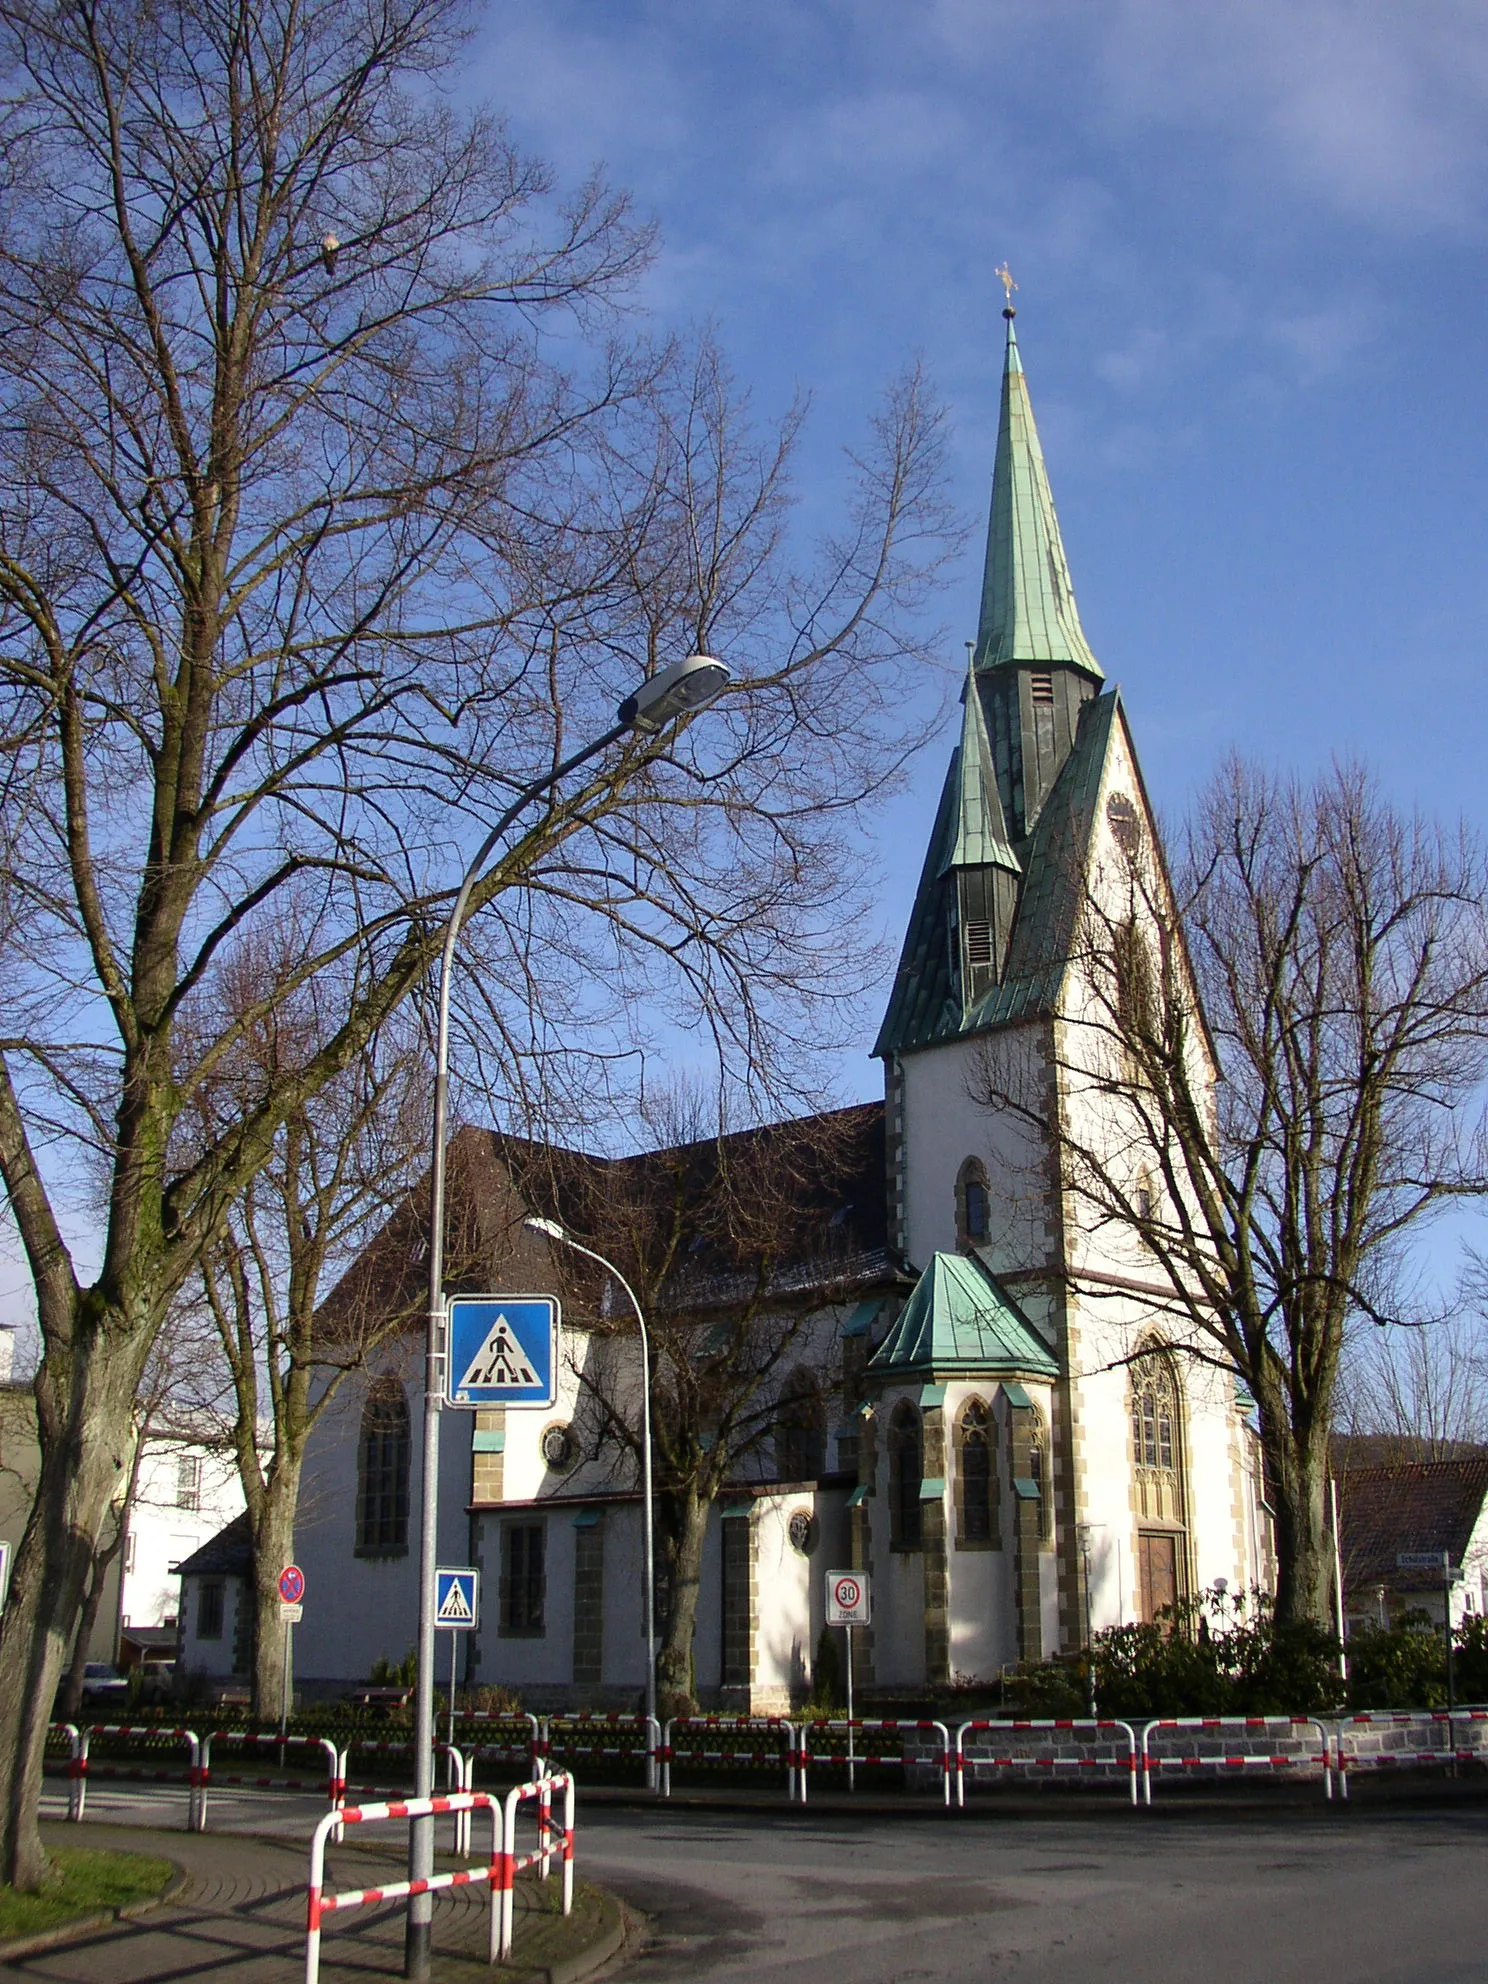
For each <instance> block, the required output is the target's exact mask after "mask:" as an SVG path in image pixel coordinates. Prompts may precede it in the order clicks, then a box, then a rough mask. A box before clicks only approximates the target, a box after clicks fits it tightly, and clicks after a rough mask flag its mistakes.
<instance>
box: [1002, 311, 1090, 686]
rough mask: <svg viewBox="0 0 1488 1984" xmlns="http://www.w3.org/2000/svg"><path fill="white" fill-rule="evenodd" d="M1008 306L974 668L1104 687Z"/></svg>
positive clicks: (1011, 314) (1005, 314)
mask: <svg viewBox="0 0 1488 1984" xmlns="http://www.w3.org/2000/svg"><path fill="white" fill-rule="evenodd" d="M1014 315H1015V312H1014V310H1013V308H1012V305H1011V304H1009V305H1008V307H1007V309H1006V310H1004V312H1003V316H1004V317H1005V318H1006V319H1007V354H1006V358H1005V360H1004V363H1003V372H1002V416H1001V419H1000V420H999V422H998V427H997V461H996V465H995V466H994V468H993V471H992V513H991V516H990V518H989V519H988V524H987V559H986V564H985V566H984V567H983V571H982V611H981V619H980V622H979V624H978V627H977V644H976V665H977V667H978V668H1004V667H1017V666H1018V665H1019V664H1020V663H1022V664H1024V665H1025V666H1026V665H1028V664H1033V665H1035V666H1036V665H1037V664H1039V663H1043V664H1044V665H1045V666H1048V665H1049V664H1051V663H1063V664H1064V665H1066V666H1067V667H1071V668H1077V669H1079V670H1080V671H1081V672H1082V673H1083V674H1086V675H1088V676H1090V677H1091V678H1092V680H1094V681H1096V682H1101V681H1104V679H1105V677H1104V676H1103V675H1102V673H1101V666H1100V663H1099V662H1098V661H1097V660H1096V658H1095V656H1094V654H1093V653H1092V652H1091V649H1090V643H1089V642H1088V641H1087V640H1086V638H1085V630H1084V628H1083V627H1082V626H1081V625H1080V612H1079V608H1078V607H1077V606H1076V605H1075V590H1074V587H1073V585H1072V584H1071V583H1070V573H1069V561H1068V559H1067V558H1066V557H1065V555H1064V540H1063V538H1062V537H1061V536H1060V534H1059V519H1058V517H1057V516H1056V515H1055V513H1054V498H1053V496H1052V495H1051V494H1050V492H1049V473H1048V470H1047V469H1046V468H1045V467H1044V451H1043V449H1042V448H1041V447H1040V446H1039V437H1038V429H1037V427H1036V426H1035V425H1034V420H1033V406H1032V403H1031V402H1030V400H1029V397H1028V381H1027V380H1026V379H1025V377H1024V375H1023V361H1022V359H1021V358H1020V356H1019V354H1018V339H1017V334H1016V332H1015V331H1014V329H1013V318H1014Z"/></svg>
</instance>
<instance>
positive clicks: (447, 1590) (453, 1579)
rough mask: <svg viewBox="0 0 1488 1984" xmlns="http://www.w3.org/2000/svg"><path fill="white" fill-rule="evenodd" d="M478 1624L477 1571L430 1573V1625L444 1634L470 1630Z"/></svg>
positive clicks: (439, 1571) (478, 1581)
mask: <svg viewBox="0 0 1488 1984" xmlns="http://www.w3.org/2000/svg"><path fill="white" fill-rule="evenodd" d="M479 1623H480V1572H479V1571H474V1570H458V1571H457V1570H437V1571H435V1573H434V1624H435V1625H436V1626H438V1627H440V1628H441V1629H442V1630H443V1631H445V1632H447V1633H473V1632H474V1631H475V1629H476V1627H477V1625H478V1624H479Z"/></svg>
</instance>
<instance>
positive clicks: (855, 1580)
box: [827, 1571, 873, 1626]
mask: <svg viewBox="0 0 1488 1984" xmlns="http://www.w3.org/2000/svg"><path fill="white" fill-rule="evenodd" d="M872 1623H873V1599H872V1596H871V1594H870V1592H869V1590H868V1575H867V1573H866V1572H865V1571H828V1572H827V1624H828V1625H829V1626H869V1625H872Z"/></svg>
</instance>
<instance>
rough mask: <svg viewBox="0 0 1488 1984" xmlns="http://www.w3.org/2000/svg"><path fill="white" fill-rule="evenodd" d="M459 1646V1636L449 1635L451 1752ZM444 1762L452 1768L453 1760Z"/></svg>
mask: <svg viewBox="0 0 1488 1984" xmlns="http://www.w3.org/2000/svg"><path fill="white" fill-rule="evenodd" d="M459 1644H460V1636H459V1634H458V1633H451V1634H450V1698H449V1747H450V1749H451V1750H453V1749H454V1747H455V1652H456V1649H457V1648H458V1646H459ZM445 1761H446V1765H447V1767H448V1766H452V1765H453V1763H454V1758H453V1757H449V1758H447V1759H446V1760H445Z"/></svg>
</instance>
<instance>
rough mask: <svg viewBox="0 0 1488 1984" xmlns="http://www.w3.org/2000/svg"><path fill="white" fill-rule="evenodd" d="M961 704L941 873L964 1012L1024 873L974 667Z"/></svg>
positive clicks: (1003, 933) (998, 965)
mask: <svg viewBox="0 0 1488 1984" xmlns="http://www.w3.org/2000/svg"><path fill="white" fill-rule="evenodd" d="M968 646H970V643H968ZM967 659H968V662H970V659H971V658H970V656H968V658H967ZM963 701H964V708H963V710H962V713H961V748H960V749H959V750H958V751H957V753H956V756H955V758H954V760H953V761H952V765H951V774H950V784H951V787H952V792H953V799H952V803H953V804H954V806H955V814H954V817H953V822H952V825H953V828H954V838H953V839H952V841H951V844H950V846H949V848H948V849H947V850H946V857H945V859H944V861H942V862H941V864H940V873H941V875H942V876H948V877H949V878H950V887H951V890H952V895H951V901H950V911H951V932H950V943H951V952H952V956H953V958H954V960H955V969H956V970H957V973H958V975H959V978H960V981H961V987H960V989H961V1010H962V1011H963V1012H965V1013H969V1012H970V1011H971V1010H972V1008H973V1007H974V1006H975V1005H976V1003H977V1001H978V1000H979V999H980V998H981V996H982V994H983V993H984V992H987V991H989V990H990V989H991V987H992V986H993V985H995V984H996V983H997V981H998V980H999V979H1000V978H1001V976H1002V973H1003V968H1004V966H1005V965H1006V963H1007V951H1008V941H1009V939H1010V938H1011V936H1012V934H1013V917H1014V915H1015V914H1016V912H1017V908H1018V884H1019V881H1020V880H1021V878H1022V874H1023V868H1022V864H1021V863H1020V862H1019V860H1018V857H1017V855H1016V854H1014V852H1013V850H1012V848H1011V847H1010V846H1009V845H1008V837H1007V825H1006V823H1005V821H1004V820H1003V815H1002V799H1001V796H1000V795H999V793H998V790H997V774H996V772H995V771H994V769H993V764H992V744H991V740H990V739H989V737H988V736H987V722H986V718H985V717H984V716H983V714H982V699H981V696H980V694H979V693H978V691H977V679H976V668H975V666H974V665H970V666H968V668H967V671H966V689H965V691H964V696H963Z"/></svg>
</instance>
